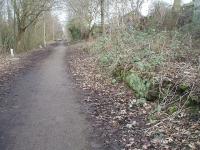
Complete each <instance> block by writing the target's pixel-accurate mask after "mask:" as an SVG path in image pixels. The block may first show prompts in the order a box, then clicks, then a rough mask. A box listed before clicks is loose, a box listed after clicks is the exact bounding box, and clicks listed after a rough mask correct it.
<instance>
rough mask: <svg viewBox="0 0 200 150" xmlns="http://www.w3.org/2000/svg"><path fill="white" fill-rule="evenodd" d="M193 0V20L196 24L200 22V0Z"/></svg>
mask: <svg viewBox="0 0 200 150" xmlns="http://www.w3.org/2000/svg"><path fill="white" fill-rule="evenodd" d="M193 1H194V16H193V22H194V23H195V24H200V1H199V0H193Z"/></svg>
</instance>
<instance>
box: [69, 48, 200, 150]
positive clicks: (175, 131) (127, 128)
mask: <svg viewBox="0 0 200 150" xmlns="http://www.w3.org/2000/svg"><path fill="white" fill-rule="evenodd" d="M77 47H79V48H77ZM73 49H76V50H75V52H74V53H73V54H72V58H71V62H70V64H71V65H70V66H71V68H72V69H71V71H72V73H73V75H74V77H75V79H76V81H77V84H78V85H79V86H80V87H82V88H83V89H84V90H89V91H90V95H89V96H87V97H86V98H85V100H84V103H85V104H87V105H88V106H89V107H90V110H91V111H90V116H91V117H92V119H93V126H94V130H95V131H96V132H98V133H99V136H100V137H101V138H102V139H103V140H104V143H105V146H107V149H123V150H136V149H159V150H160V149H166V150H167V149H169V150H170V149H200V141H199V140H200V128H199V127H200V120H199V117H200V116H193V117H191V116H190V115H187V114H186V113H185V112H182V113H180V114H178V115H176V116H175V117H170V116H168V115H167V114H161V113H157V117H158V118H159V119H160V120H157V122H155V123H152V124H151V123H149V121H148V116H149V114H150V112H151V111H153V110H154V109H155V107H154V106H156V105H155V104H153V103H151V104H150V103H145V104H144V106H143V107H139V106H137V105H136V104H137V101H136V99H135V97H134V95H133V92H132V91H131V90H129V89H128V88H127V87H126V86H125V85H124V84H123V83H116V84H112V83H111V81H112V78H110V77H109V76H107V75H106V73H105V72H103V71H102V70H101V68H100V67H99V66H98V65H97V59H96V58H95V57H94V56H91V55H89V54H88V53H87V52H83V51H82V50H80V49H81V48H80V46H79V45H76V47H73ZM77 49H78V50H77ZM179 66H184V67H185V68H184V69H183V68H181V67H180V69H179V70H180V75H183V73H184V75H185V78H184V79H185V81H187V76H191V74H190V73H191V72H192V69H193V68H191V66H187V65H185V64H182V65H179ZM169 69H171V68H169ZM168 72H169V71H167V70H166V74H165V76H168V75H167V73H168ZM171 72H172V71H171ZM188 72H189V73H188ZM170 76H172V74H170ZM174 76H176V74H174ZM190 79H192V78H190ZM166 118H167V119H166Z"/></svg>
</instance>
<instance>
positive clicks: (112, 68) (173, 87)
mask: <svg viewBox="0 0 200 150" xmlns="http://www.w3.org/2000/svg"><path fill="white" fill-rule="evenodd" d="M188 39H189V36H187V35H185V34H183V33H181V32H178V31H160V32H157V31H155V30H153V29H152V30H151V29H150V30H146V31H136V30H118V31H116V32H115V33H114V34H112V35H111V36H103V37H100V38H99V39H97V41H96V43H95V44H94V45H93V46H92V48H91V53H93V54H95V55H96V56H97V58H98V60H99V61H98V62H99V64H100V66H102V68H103V69H104V70H105V72H108V73H109V74H110V75H112V76H113V78H115V79H116V81H118V82H125V83H126V84H127V85H128V86H129V87H130V88H131V89H132V90H133V91H134V92H135V96H136V97H137V98H138V99H146V100H150V101H155V100H157V101H159V105H160V106H161V107H162V108H166V109H167V108H169V110H170V112H171V109H170V108H171V107H172V106H173V105H175V104H176V102H179V103H181V104H180V105H179V106H180V107H181V106H183V105H186V102H187V103H190V101H195V102H199V98H200V93H199V91H200V90H199V87H198V83H199V76H198V66H197V64H195V63H193V62H195V61H191V60H196V59H197V58H196V57H194V58H193V56H195V54H194V52H195V51H192V47H191V43H190V40H188ZM173 107H174V106H173ZM174 108H175V107H174ZM173 110H174V109H173Z"/></svg>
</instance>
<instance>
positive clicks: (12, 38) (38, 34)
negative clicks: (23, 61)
mask: <svg viewBox="0 0 200 150" xmlns="http://www.w3.org/2000/svg"><path fill="white" fill-rule="evenodd" d="M54 4H55V0H34V1H32V0H0V8H1V9H0V46H1V47H0V51H1V53H2V52H3V51H4V52H6V51H7V50H8V49H10V48H14V47H15V49H16V50H17V51H18V52H19V51H24V50H28V49H31V48H33V47H36V46H38V45H42V44H44V43H45V41H46V40H47V41H48V40H53V39H54V38H55V37H56V34H57V31H58V27H59V28H61V27H60V25H59V23H58V22H59V21H58V19H57V18H56V17H55V16H54V15H52V13H51V9H52V7H53V5H54ZM47 11H48V12H50V13H45V12H47ZM43 14H44V15H43ZM52 22H53V24H52ZM59 30H60V29H59ZM44 45H45V44H44Z"/></svg>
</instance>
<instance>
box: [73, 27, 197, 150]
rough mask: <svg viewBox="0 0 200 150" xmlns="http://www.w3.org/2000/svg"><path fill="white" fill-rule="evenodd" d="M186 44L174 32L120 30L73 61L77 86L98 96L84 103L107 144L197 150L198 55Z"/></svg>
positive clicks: (183, 37) (188, 41)
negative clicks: (78, 83) (79, 80)
mask: <svg viewBox="0 0 200 150" xmlns="http://www.w3.org/2000/svg"><path fill="white" fill-rule="evenodd" d="M191 42H192V41H191V38H190V36H189V35H183V34H182V33H180V32H176V31H171V32H168V31H163V32H155V31H154V30H149V31H148V32H141V31H127V30H126V31H124V30H123V31H121V30H119V31H117V32H116V33H115V34H112V35H111V36H104V37H100V38H99V39H97V40H96V41H95V42H94V44H93V45H92V46H90V48H89V49H88V52H89V53H88V52H85V53H87V55H82V56H80V55H79V56H78V57H77V58H74V61H73V66H74V74H75V75H78V76H81V77H82V78H83V79H81V81H82V83H81V85H82V87H83V88H85V89H88V88H89V89H92V91H95V92H94V93H97V94H98V95H99V96H98V98H96V99H94V98H88V100H87V101H86V102H87V103H89V104H91V105H92V107H93V108H94V109H93V110H94V111H93V112H94V113H93V117H94V118H95V120H96V121H97V122H99V124H100V126H103V128H102V130H101V131H102V132H103V133H104V134H103V135H105V137H107V138H108V139H109V140H108V141H109V142H110V143H115V144H114V145H118V146H119V147H120V148H127V149H134V148H140V149H141V148H142V149H198V148H200V141H198V139H199V133H200V129H199V123H200V120H199V116H200V113H199V100H200V87H199V85H200V77H199V75H200V73H199V50H198V49H196V50H195V49H194V48H193V47H192V43H191ZM100 129H101V128H100ZM109 142H108V143H109Z"/></svg>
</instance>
